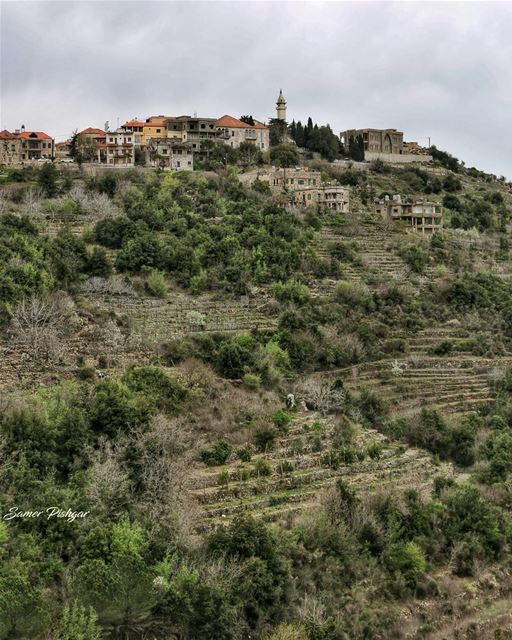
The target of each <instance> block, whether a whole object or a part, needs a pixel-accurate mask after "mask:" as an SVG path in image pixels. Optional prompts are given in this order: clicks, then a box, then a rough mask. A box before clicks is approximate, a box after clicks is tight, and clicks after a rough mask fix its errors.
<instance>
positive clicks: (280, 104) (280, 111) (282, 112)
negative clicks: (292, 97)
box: [276, 89, 286, 120]
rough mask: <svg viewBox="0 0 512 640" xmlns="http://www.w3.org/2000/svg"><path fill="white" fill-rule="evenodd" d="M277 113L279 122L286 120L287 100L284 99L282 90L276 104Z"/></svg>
mask: <svg viewBox="0 0 512 640" xmlns="http://www.w3.org/2000/svg"><path fill="white" fill-rule="evenodd" d="M276 111H277V119H278V120H286V100H285V99H284V96H283V90H282V89H279V95H278V97H277V102H276Z"/></svg>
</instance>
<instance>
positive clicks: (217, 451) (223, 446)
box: [200, 440, 233, 467]
mask: <svg viewBox="0 0 512 640" xmlns="http://www.w3.org/2000/svg"><path fill="white" fill-rule="evenodd" d="M232 453H233V447H232V446H231V445H230V444H229V442H226V441H225V440H219V441H218V442H216V443H215V444H213V445H212V446H211V447H209V448H208V449H204V450H203V451H201V454H200V455H201V460H202V461H203V462H204V463H205V464H207V465H208V466H209V467H216V466H219V465H221V464H224V463H225V462H226V460H227V459H228V458H229V457H230V455H231V454H232Z"/></svg>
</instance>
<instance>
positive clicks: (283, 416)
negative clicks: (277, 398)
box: [272, 409, 292, 431]
mask: <svg viewBox="0 0 512 640" xmlns="http://www.w3.org/2000/svg"><path fill="white" fill-rule="evenodd" d="M291 421H292V417H291V415H290V414H289V413H288V412H287V411H285V410H284V409H278V410H277V411H276V412H275V413H274V415H273V416H272V422H273V423H274V424H275V425H276V427H277V428H278V429H280V430H281V431H287V429H288V426H289V424H290V422H291Z"/></svg>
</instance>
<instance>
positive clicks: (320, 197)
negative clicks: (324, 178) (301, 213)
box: [292, 183, 350, 213]
mask: <svg viewBox="0 0 512 640" xmlns="http://www.w3.org/2000/svg"><path fill="white" fill-rule="evenodd" d="M292 204H293V205H295V206H298V207H301V208H303V207H311V206H314V205H317V206H319V207H321V208H326V209H331V210H332V211H336V212H338V213H348V211H349V205H350V196H349V190H348V189H347V188H346V187H342V186H341V185H337V184H331V183H327V184H326V183H322V184H320V185H318V186H316V187H299V188H297V189H295V190H294V191H293V199H292Z"/></svg>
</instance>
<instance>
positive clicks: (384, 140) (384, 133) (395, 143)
mask: <svg viewBox="0 0 512 640" xmlns="http://www.w3.org/2000/svg"><path fill="white" fill-rule="evenodd" d="M340 139H341V141H342V142H343V144H344V145H345V146H346V147H347V148H348V146H349V144H350V142H351V141H352V142H356V140H357V139H362V141H363V146H364V151H365V155H366V152H369V153H385V154H389V155H397V154H401V153H403V145H404V134H403V133H402V132H401V131H397V130H396V129H347V131H342V132H341V133H340Z"/></svg>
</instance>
